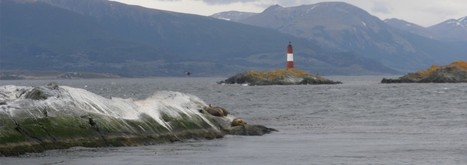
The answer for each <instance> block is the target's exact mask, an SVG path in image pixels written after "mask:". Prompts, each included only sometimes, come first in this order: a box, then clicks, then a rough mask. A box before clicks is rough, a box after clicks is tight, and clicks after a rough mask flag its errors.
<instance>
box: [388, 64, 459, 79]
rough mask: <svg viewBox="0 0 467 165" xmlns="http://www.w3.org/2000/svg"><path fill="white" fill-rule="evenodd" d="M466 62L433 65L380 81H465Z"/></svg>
mask: <svg viewBox="0 0 467 165" xmlns="http://www.w3.org/2000/svg"><path fill="white" fill-rule="evenodd" d="M465 82H467V62H465V61H456V62H453V63H451V64H449V65H446V66H436V65H433V66H431V67H430V68H428V69H425V70H421V71H418V72H415V73H408V74H406V75H404V76H402V77H399V78H398V79H386V78H384V79H383V80H381V83H465Z"/></svg>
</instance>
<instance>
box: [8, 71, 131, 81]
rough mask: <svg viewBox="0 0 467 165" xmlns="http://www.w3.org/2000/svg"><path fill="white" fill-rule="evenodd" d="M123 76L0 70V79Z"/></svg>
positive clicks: (117, 76) (116, 76) (114, 76)
mask: <svg viewBox="0 0 467 165" xmlns="http://www.w3.org/2000/svg"><path fill="white" fill-rule="evenodd" d="M100 78H122V77H121V76H119V75H116V74H110V73H92V72H59V71H0V80H48V79H100Z"/></svg>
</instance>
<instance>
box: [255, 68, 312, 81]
mask: <svg viewBox="0 0 467 165" xmlns="http://www.w3.org/2000/svg"><path fill="white" fill-rule="evenodd" d="M247 76H251V77H256V78H259V79H263V80H278V79H282V78H284V77H286V76H294V77H310V76H311V75H310V74H309V73H307V72H305V71H303V70H299V69H277V70H272V71H248V72H247Z"/></svg>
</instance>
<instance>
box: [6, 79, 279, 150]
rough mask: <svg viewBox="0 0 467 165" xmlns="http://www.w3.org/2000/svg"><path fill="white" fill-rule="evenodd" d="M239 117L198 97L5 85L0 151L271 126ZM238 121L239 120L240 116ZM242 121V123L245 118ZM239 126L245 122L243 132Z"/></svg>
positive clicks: (208, 135) (250, 131)
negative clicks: (102, 93) (139, 95)
mask: <svg viewBox="0 0 467 165" xmlns="http://www.w3.org/2000/svg"><path fill="white" fill-rule="evenodd" d="M234 119H237V117H235V116H232V115H230V114H229V112H228V111H227V110H225V109H224V108H221V107H218V106H211V105H207V104H206V103H204V102H203V101H202V100H201V99H199V98H198V97H196V96H193V95H189V94H184V93H180V92H171V91H158V92H156V93H155V94H154V95H153V96H151V97H148V98H146V99H144V100H132V99H123V98H117V97H112V98H111V99H109V98H105V97H102V96H99V95H96V94H94V93H91V92H89V91H86V90H84V89H80V88H72V87H68V86H59V85H57V84H49V85H48V86H39V87H28V86H15V85H6V86H0V156H10V155H19V154H23V153H26V152H41V151H45V150H50V149H62V148H69V147H74V146H84V147H108V146H114V147H115V146H134V145H148V144H157V143H162V142H174V141H181V140H184V139H191V138H195V139H198V138H205V139H213V138H220V137H223V136H224V135H225V134H234V135H263V134H265V133H269V132H271V130H274V129H271V128H267V127H264V126H256V125H247V124H246V122H243V123H244V124H242V125H235V126H232V122H234ZM236 122H238V121H236ZM240 123H242V122H240ZM236 127H245V128H242V130H241V131H235V130H239V129H238V128H236Z"/></svg>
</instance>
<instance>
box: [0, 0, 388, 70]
mask: <svg viewBox="0 0 467 165" xmlns="http://www.w3.org/2000/svg"><path fill="white" fill-rule="evenodd" d="M0 9H1V10H0V12H1V13H0V26H1V28H0V34H1V36H0V37H1V38H0V39H1V42H0V59H1V60H0V70H1V71H5V70H34V71H64V72H104V73H112V74H118V75H121V76H176V75H180V76H181V75H184V72H185V71H190V72H191V73H193V74H192V75H198V76H208V75H224V76H228V75H231V74H233V73H236V72H239V71H244V70H248V69H272V68H282V67H285V48H286V45H287V43H288V42H289V41H292V42H293V44H294V46H295V47H296V66H297V67H300V68H301V69H304V70H310V71H312V72H316V73H319V74H381V73H395V71H394V70H392V69H389V68H388V67H386V66H384V65H382V64H381V63H379V62H378V61H375V60H371V59H368V58H362V57H360V56H358V55H355V54H353V53H345V52H336V51H332V50H326V49H322V48H320V47H319V46H318V45H317V44H316V43H315V42H312V41H310V40H308V39H304V38H300V37H295V36H292V35H289V34H284V33H281V32H278V31H276V30H273V29H266V28H261V27H255V26H250V25H244V24H239V23H235V22H230V21H224V20H219V19H214V18H210V17H204V16H198V15H190V14H181V13H175V12H168V11H162V10H154V9H148V8H143V7H139V6H132V5H125V4H122V3H117V2H111V1H106V0H0Z"/></svg>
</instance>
